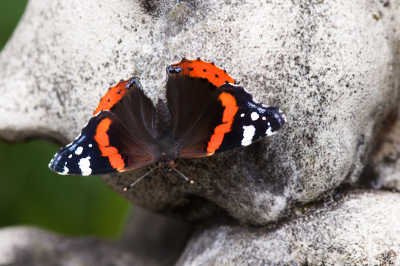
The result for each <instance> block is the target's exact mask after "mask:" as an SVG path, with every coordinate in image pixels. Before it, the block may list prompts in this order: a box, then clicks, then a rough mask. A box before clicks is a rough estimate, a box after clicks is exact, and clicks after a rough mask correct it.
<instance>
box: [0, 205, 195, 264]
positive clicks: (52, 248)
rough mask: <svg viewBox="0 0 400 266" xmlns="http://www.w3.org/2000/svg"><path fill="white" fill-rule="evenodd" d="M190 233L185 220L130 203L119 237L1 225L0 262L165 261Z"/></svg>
mask: <svg viewBox="0 0 400 266" xmlns="http://www.w3.org/2000/svg"><path fill="white" fill-rule="evenodd" d="M191 233H192V228H191V227H190V226H189V225H187V224H186V223H184V222H182V221H179V220H176V219H173V218H167V217H163V216H161V215H158V214H155V213H152V212H150V211H147V210H143V209H140V208H135V209H134V211H133V213H132V215H131V217H130V219H129V220H128V222H127V224H126V232H124V233H123V237H122V239H121V240H120V241H118V242H117V241H110V240H105V239H99V238H94V237H69V236H60V235H57V234H54V233H49V232H45V231H43V230H41V229H36V228H29V227H23V226H21V227H8V228H2V229H0V265H1V266H11V265H12V266H26V265H32V266H34V265H41V266H47V265H49V266H50V265H60V266H64V265H65V266H69V265H73V266H81V265H82V266H90V265H93V266H103V265H104V266H106V265H121V266H122V265H135V266H136V265H138V266H140V265H144V266H170V265H173V264H174V263H175V262H176V261H177V260H178V258H179V256H180V255H181V253H182V251H183V249H184V247H185V244H186V242H187V240H188V238H189V236H190V234H191Z"/></svg>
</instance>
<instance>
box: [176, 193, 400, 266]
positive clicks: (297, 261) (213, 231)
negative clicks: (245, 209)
mask: <svg viewBox="0 0 400 266" xmlns="http://www.w3.org/2000/svg"><path fill="white" fill-rule="evenodd" d="M328 203H331V204H328ZM328 203H325V206H324V207H322V208H319V207H317V208H316V209H315V210H313V209H314V206H309V207H308V211H310V212H309V213H308V214H301V215H300V216H299V217H298V218H297V219H294V220H292V221H288V222H284V223H281V224H279V225H278V226H275V227H272V228H269V227H261V228H251V227H240V226H229V225H215V226H211V227H208V228H201V229H200V230H198V232H197V233H196V234H195V235H194V236H193V237H192V239H191V240H190V241H189V243H188V245H187V247H186V250H185V252H184V253H183V255H182V257H181V258H180V260H179V261H178V263H177V264H176V266H186V265H188V266H189V265H190V266H197V265H201V266H210V265H220V266H224V265H299V266H301V265H400V261H399V258H398V255H399V254H400V210H399V208H398V206H399V204H400V194H399V193H391V192H377V191H370V192H368V191H355V192H352V193H350V194H349V195H347V196H345V197H344V198H343V199H341V200H339V202H334V201H332V202H328ZM303 211H304V209H303Z"/></svg>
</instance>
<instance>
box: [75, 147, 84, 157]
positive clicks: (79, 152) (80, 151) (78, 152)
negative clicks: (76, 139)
mask: <svg viewBox="0 0 400 266" xmlns="http://www.w3.org/2000/svg"><path fill="white" fill-rule="evenodd" d="M82 151H83V148H82V147H81V146H79V147H78V148H76V150H75V154H76V155H81V154H82Z"/></svg>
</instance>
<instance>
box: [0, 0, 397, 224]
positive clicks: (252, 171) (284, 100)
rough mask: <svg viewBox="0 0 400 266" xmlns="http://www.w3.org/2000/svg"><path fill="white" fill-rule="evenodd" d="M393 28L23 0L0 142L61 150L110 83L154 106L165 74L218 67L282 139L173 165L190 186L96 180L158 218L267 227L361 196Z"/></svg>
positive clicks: (357, 5) (304, 8) (191, 8)
mask: <svg viewBox="0 0 400 266" xmlns="http://www.w3.org/2000/svg"><path fill="white" fill-rule="evenodd" d="M398 14H399V3H398V2H395V1H390V2H388V1H368V2H365V1H361V0H358V1H263V2H260V1H217V0H207V1H206V0H204V1H196V2H192V1H182V2H170V1H168V2H166V1H150V0H148V1H145V0H143V1H128V0H122V1H118V3H115V2H113V1H103V2H101V3H100V2H98V1H94V0H89V1H74V0H68V1H60V0H56V1H54V0H32V1H30V3H29V5H28V8H27V11H26V13H25V15H24V17H23V19H22V20H21V23H20V25H19V26H18V28H17V30H16V32H15V33H14V35H13V37H12V39H11V40H10V42H9V43H8V44H7V46H6V47H5V49H4V50H3V51H2V53H1V55H0V95H1V97H0V112H1V114H2V115H1V116H0V138H2V139H6V140H9V141H19V140H22V139H26V138H31V137H41V138H50V139H53V140H56V141H59V143H60V144H66V143H67V142H69V141H70V140H72V139H73V138H74V137H75V136H76V135H77V134H78V133H79V131H80V129H81V128H82V127H83V126H84V125H85V123H86V122H87V120H88V119H89V117H90V115H91V113H92V112H93V110H94V108H95V107H96V105H97V103H98V100H99V99H100V97H101V95H103V94H104V93H105V92H106V90H107V88H108V87H109V86H110V85H113V84H115V83H116V82H117V81H118V80H120V79H123V78H128V77H130V76H131V75H136V76H138V77H139V78H141V82H142V85H143V86H144V88H145V91H146V94H147V95H148V96H149V97H150V98H151V99H152V100H156V98H157V97H161V98H163V97H164V84H165V69H164V68H165V66H166V65H167V64H168V63H171V62H174V61H177V60H178V59H180V58H181V57H183V56H186V57H188V58H195V57H201V58H202V59H206V60H210V61H214V62H215V63H216V64H217V65H218V66H221V67H223V68H225V69H226V70H227V71H228V73H229V74H230V75H231V76H232V77H233V78H235V79H236V80H237V81H238V82H239V84H240V85H242V86H244V87H245V88H246V89H247V90H249V91H250V92H251V93H253V94H254V96H255V98H256V99H257V100H258V101H260V102H263V103H264V104H271V105H278V106H280V107H281V108H282V109H283V111H284V112H285V114H286V116H287V118H288V123H287V124H286V125H285V127H284V129H283V130H282V131H281V132H280V133H279V134H277V135H276V136H274V137H272V138H270V139H268V140H265V141H263V142H262V143H257V144H256V145H252V146H249V147H247V148H244V149H240V150H237V151H234V152H229V153H226V154H222V155H219V156H214V157H211V158H203V159H197V160H187V161H182V162H181V165H182V166H181V170H182V172H183V173H184V174H186V175H187V176H189V177H190V178H192V179H194V180H196V185H194V186H189V185H188V184H186V183H184V182H183V180H182V178H181V177H179V176H177V175H175V174H167V175H163V174H161V173H156V174H152V175H151V176H150V177H148V178H146V179H145V180H144V181H142V182H140V183H139V184H138V185H137V186H136V187H135V189H132V190H130V191H129V192H128V193H123V192H122V189H123V187H124V186H126V185H127V184H129V183H131V182H132V181H133V180H135V179H137V178H138V177H139V176H140V175H142V174H144V173H145V172H146V171H147V170H148V169H142V170H138V171H134V172H130V173H124V174H120V175H112V176H105V177H103V180H104V181H105V182H107V183H108V184H109V185H110V186H111V187H113V188H114V189H115V190H116V191H118V192H120V193H121V194H123V195H124V196H125V197H127V198H128V199H129V200H131V201H133V202H135V203H136V204H138V205H140V206H143V207H145V208H149V209H152V210H156V211H159V212H164V213H174V214H176V215H180V216H183V217H186V218H187V219H189V220H197V219H204V218H205V217H209V216H210V215H213V214H215V213H216V212H221V211H222V212H223V213H227V214H228V215H230V216H232V217H233V218H235V219H237V220H238V221H240V222H241V223H249V224H254V225H265V224H267V223H268V222H270V221H274V220H277V219H278V218H279V217H280V216H282V214H283V213H284V212H285V211H286V210H287V208H288V207H290V206H293V205H294V204H296V203H298V202H300V203H306V202H310V201H312V200H315V199H317V198H318V197H319V196H320V195H321V194H323V193H325V192H326V191H329V190H331V189H333V188H335V187H337V186H338V185H339V184H341V183H343V182H350V183H358V182H359V176H360V173H361V172H362V171H363V169H364V166H365V164H366V162H368V159H369V151H370V149H371V147H372V143H373V142H374V140H375V139H376V137H377V134H378V133H379V132H380V131H379V128H380V127H381V125H382V121H385V117H387V115H388V114H390V113H391V111H393V110H395V109H397V106H398V103H399V101H398V99H399V95H398V94H399V90H398V82H397V80H398V76H399V68H398V51H399V50H398V34H399V32H400V29H399V27H400V26H399V25H400V23H399V21H398V19H399V16H398ZM396 119H397V118H396ZM49 160H50V158H49Z"/></svg>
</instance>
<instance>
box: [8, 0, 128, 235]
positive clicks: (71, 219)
mask: <svg viewBox="0 0 400 266" xmlns="http://www.w3.org/2000/svg"><path fill="white" fill-rule="evenodd" d="M27 2H28V1H27V0H0V51H1V50H2V49H3V47H4V45H5V44H6V42H7V40H8V39H9V38H10V37H11V34H12V32H13V30H14V29H15V27H16V26H17V24H18V21H19V19H20V18H21V16H22V14H23V12H24V10H25V7H26V4H27ZM21 100H23V99H21ZM59 148H60V147H56V146H54V145H51V144H49V143H46V142H44V141H40V140H35V141H30V142H26V143H18V144H8V143H4V142H1V141H0V227H5V226H11V225H21V224H23V225H34V226H36V227H41V228H45V229H47V230H51V231H55V232H58V233H62V234H68V235H97V236H102V237H107V238H112V239H116V238H118V237H119V236H120V234H121V231H122V229H123V226H124V222H125V220H126V218H127V215H128V212H129V210H130V208H131V207H130V204H129V202H128V201H127V200H125V199H124V198H122V197H121V196H119V195H118V194H117V193H115V192H114V191H112V190H111V189H110V188H109V187H107V186H106V185H105V184H104V183H103V182H102V181H101V180H100V179H99V178H98V177H76V176H61V175H57V174H55V173H53V172H52V171H50V170H49V169H48V168H47V165H48V163H49V161H50V159H51V158H52V157H53V155H54V154H55V153H56V152H57V150H58V149H59Z"/></svg>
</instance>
